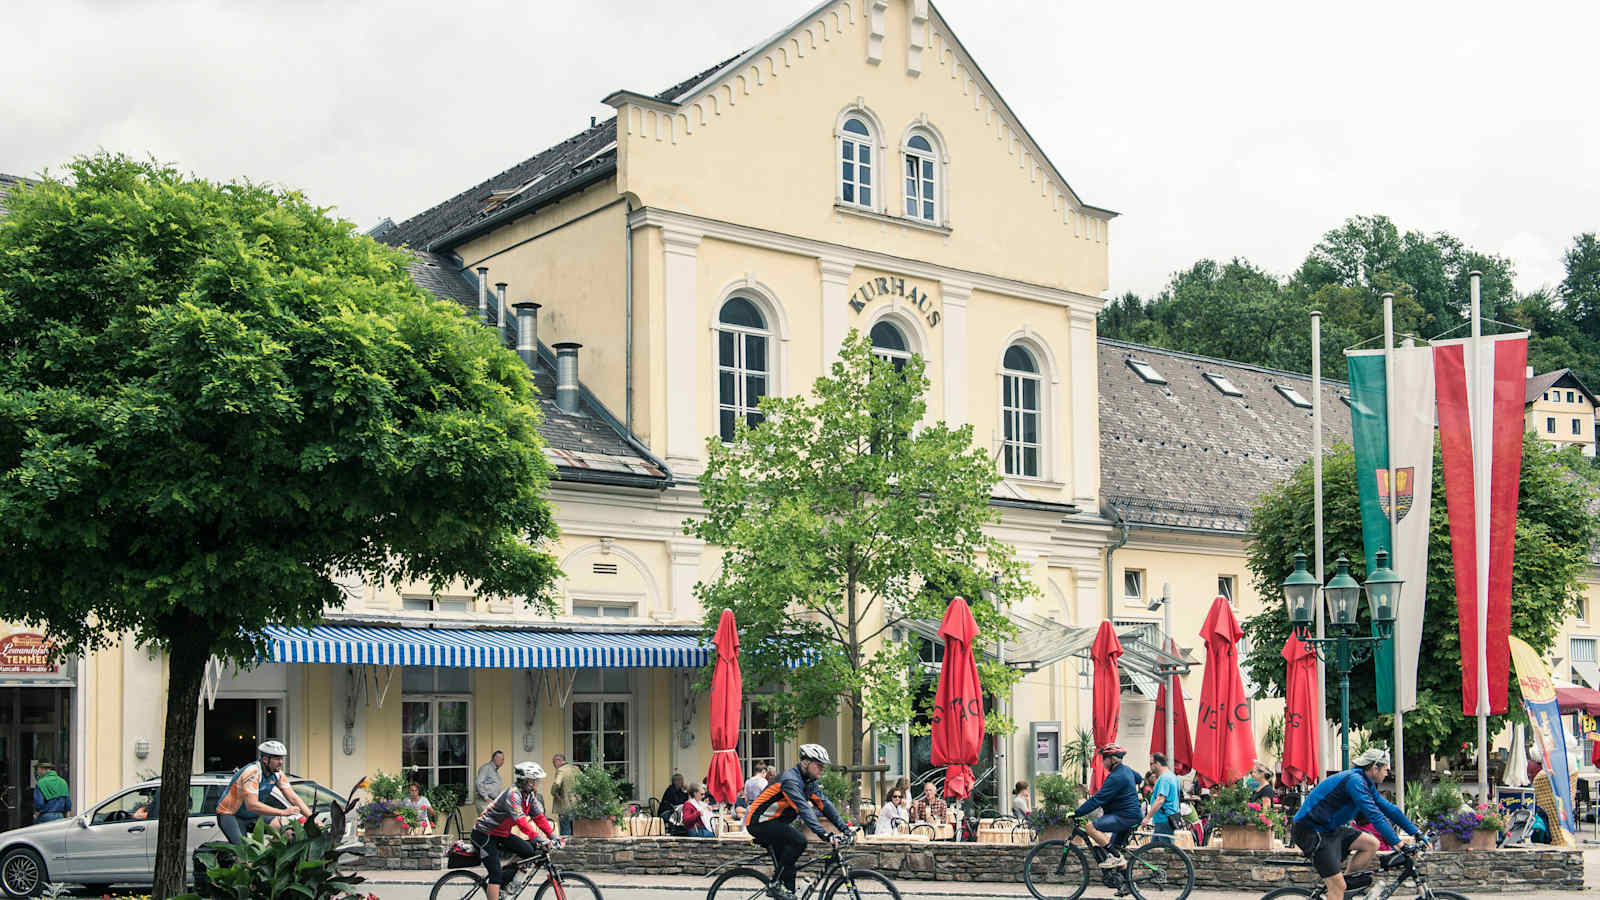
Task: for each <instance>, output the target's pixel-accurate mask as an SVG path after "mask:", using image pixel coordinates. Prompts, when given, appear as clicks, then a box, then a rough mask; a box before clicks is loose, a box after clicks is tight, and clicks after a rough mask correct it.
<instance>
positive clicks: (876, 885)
mask: <svg viewBox="0 0 1600 900" xmlns="http://www.w3.org/2000/svg"><path fill="white" fill-rule="evenodd" d="M823 900H900V889H899V888H897V887H895V886H894V882H893V881H890V880H889V876H887V875H885V874H883V873H882V872H874V871H872V870H871V869H852V870H851V872H850V877H849V878H840V879H838V880H836V881H834V883H833V885H832V886H830V887H829V888H828V893H827V895H826V896H825V897H824V898H823Z"/></svg>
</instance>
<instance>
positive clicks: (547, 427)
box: [407, 251, 672, 488]
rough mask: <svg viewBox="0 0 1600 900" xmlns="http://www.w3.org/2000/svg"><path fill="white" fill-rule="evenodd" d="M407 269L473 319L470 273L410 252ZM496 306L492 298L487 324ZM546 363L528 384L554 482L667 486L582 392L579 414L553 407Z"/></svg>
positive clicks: (659, 470) (659, 469) (446, 260)
mask: <svg viewBox="0 0 1600 900" xmlns="http://www.w3.org/2000/svg"><path fill="white" fill-rule="evenodd" d="M407 268H408V269H409V270H410V272H411V278H412V280H413V281H415V282H416V283H417V286H418V287H420V288H422V289H423V290H426V291H428V292H429V293H431V294H433V295H434V296H435V297H438V298H439V299H441V300H453V301H455V302H456V303H459V304H461V306H462V307H463V308H465V309H466V310H467V311H468V313H470V314H471V315H473V316H477V314H478V289H477V286H476V284H475V280H474V279H473V278H472V276H471V275H470V274H469V275H463V274H461V273H460V272H459V263H457V262H456V261H455V260H454V259H453V258H451V257H448V256H442V255H440V254H436V253H424V252H421V251H412V261H411V263H410V264H409V265H408V266H407ZM495 306H496V304H495V303H494V302H493V299H492V298H491V300H490V303H489V309H490V316H491V325H492V324H493V323H492V319H493V314H494V308H495ZM543 355H544V356H545V357H549V355H550V354H549V351H548V350H544V351H543ZM551 362H553V359H550V360H546V359H541V361H540V364H539V365H537V366H535V367H534V369H533V383H534V386H535V387H536V388H537V389H538V391H539V411H540V412H541V413H542V414H543V421H542V422H540V423H539V434H540V435H541V436H543V437H544V441H545V448H544V453H545V457H546V458H547V459H549V460H550V462H551V463H552V464H554V465H555V467H556V480H558V481H573V482H607V483H612V484H626V485H634V486H638V487H657V488H662V487H667V486H668V485H670V484H671V483H672V476H671V474H670V473H669V472H668V471H667V467H666V464H665V463H662V462H661V461H660V460H658V459H655V458H654V457H652V456H651V455H650V454H648V453H646V452H644V451H643V450H642V449H641V448H639V447H637V446H635V445H634V444H632V443H630V442H629V441H628V439H627V438H626V437H625V436H624V435H625V431H624V429H623V428H622V426H621V425H620V424H619V423H618V422H617V420H616V418H615V417H614V416H612V415H611V413H610V411H609V410H607V409H606V408H605V407H604V406H603V405H602V404H601V403H600V402H599V401H598V400H596V399H595V397H594V395H593V394H591V393H590V392H589V391H588V389H587V388H583V389H581V390H580V411H579V412H578V413H576V414H574V413H568V412H564V411H563V410H562V409H561V408H560V407H558V406H556V404H555V396H556V380H555V374H554V372H553V370H552V367H551V365H550V363H551Z"/></svg>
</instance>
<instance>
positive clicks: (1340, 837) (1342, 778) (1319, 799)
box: [1289, 748, 1421, 900]
mask: <svg viewBox="0 0 1600 900" xmlns="http://www.w3.org/2000/svg"><path fill="white" fill-rule="evenodd" d="M1351 762H1352V763H1353V764H1354V765H1353V767H1352V768H1349V769H1346V770H1345V771H1343V772H1340V773H1339V774H1337V775H1335V776H1333V777H1332V778H1328V779H1326V780H1324V781H1323V782H1322V783H1321V784H1319V785H1317V786H1316V788H1315V789H1313V790H1312V791H1311V793H1310V794H1308V795H1307V796H1306V799H1305V801H1304V802H1302V803H1301V804H1300V810H1299V811H1298V812H1296V813H1295V814H1294V824H1293V826H1291V827H1290V829H1289V840H1290V841H1291V842H1293V843H1294V845H1295V846H1296V847H1299V848H1300V852H1301V853H1302V854H1303V855H1304V856H1305V857H1306V859H1309V860H1311V862H1312V864H1313V865H1315V866H1316V868H1317V875H1318V877H1320V878H1321V879H1322V883H1323V884H1324V885H1325V886H1326V888H1327V897H1328V900H1344V893H1345V890H1346V889H1347V888H1348V889H1349V890H1359V889H1361V888H1363V887H1366V886H1367V885H1368V884H1370V883H1371V881H1372V873H1371V872H1366V871H1362V870H1363V869H1365V868H1366V867H1367V866H1368V865H1369V864H1370V863H1371V862H1372V859H1373V857H1374V856H1376V855H1377V853H1378V839H1377V838H1375V837H1373V836H1372V835H1371V834H1368V833H1367V832H1365V831H1359V830H1357V829H1355V828H1352V827H1350V821H1351V820H1352V819H1354V818H1355V817H1356V813H1357V812H1361V813H1365V814H1366V816H1367V818H1368V819H1369V820H1371V821H1372V825H1373V827H1374V828H1376V829H1378V833H1379V834H1380V835H1382V836H1383V839H1384V840H1386V841H1388V842H1389V843H1390V844H1393V845H1396V846H1399V845H1400V843H1401V841H1400V838H1399V837H1398V836H1396V835H1395V833H1394V828H1392V827H1391V826H1390V824H1389V823H1390V822H1393V823H1394V824H1396V825H1399V826H1400V827H1401V828H1404V829H1405V830H1406V833H1407V834H1409V835H1410V836H1411V837H1412V838H1415V837H1417V836H1418V835H1419V834H1421V831H1419V830H1418V829H1417V826H1415V825H1413V824H1411V820H1410V819H1408V818H1406V814H1405V813H1403V812H1401V811H1400V808H1399V807H1397V806H1395V805H1394V804H1393V803H1390V802H1389V801H1387V800H1385V799H1383V795H1382V794H1379V793H1378V784H1377V783H1378V782H1380V781H1382V780H1383V779H1384V778H1385V777H1387V776H1388V774H1389V751H1387V750H1384V749H1382V748H1373V749H1370V750H1366V751H1364V752H1362V753H1361V755H1360V756H1357V757H1356V758H1355V759H1353V760H1351ZM1407 843H1410V842H1409V841H1407ZM1347 854H1348V855H1349V857H1350V859H1349V862H1348V863H1347V862H1346V861H1345V856H1346V855H1347ZM1346 872H1349V873H1351V874H1350V875H1349V876H1348V877H1346V875H1345V873H1346Z"/></svg>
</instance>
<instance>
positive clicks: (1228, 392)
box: [1204, 372, 1244, 397]
mask: <svg viewBox="0 0 1600 900" xmlns="http://www.w3.org/2000/svg"><path fill="white" fill-rule="evenodd" d="M1204 374H1205V379H1206V380H1207V381H1209V382H1211V386H1212V387H1214V388H1216V389H1217V390H1219V391H1221V392H1222V396H1224V397H1243V396H1244V391H1241V390H1239V389H1238V388H1237V387H1234V384H1233V382H1231V381H1229V380H1228V376H1226V375H1217V374H1215V373H1213V372H1206V373H1204Z"/></svg>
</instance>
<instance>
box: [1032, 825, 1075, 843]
mask: <svg viewBox="0 0 1600 900" xmlns="http://www.w3.org/2000/svg"><path fill="white" fill-rule="evenodd" d="M1069 837H1072V826H1071V825H1046V826H1044V827H1043V828H1040V829H1039V840H1041V841H1064V840H1066V839H1067V838H1069Z"/></svg>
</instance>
